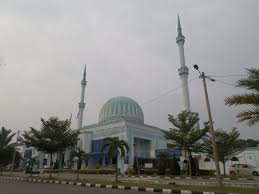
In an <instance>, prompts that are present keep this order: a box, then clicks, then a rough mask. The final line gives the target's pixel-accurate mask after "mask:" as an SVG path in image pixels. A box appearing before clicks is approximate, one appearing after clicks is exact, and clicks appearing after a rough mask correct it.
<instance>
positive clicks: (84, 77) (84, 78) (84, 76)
mask: <svg viewBox="0 0 259 194" xmlns="http://www.w3.org/2000/svg"><path fill="white" fill-rule="evenodd" d="M83 81H86V65H85V69H84V75H83Z"/></svg>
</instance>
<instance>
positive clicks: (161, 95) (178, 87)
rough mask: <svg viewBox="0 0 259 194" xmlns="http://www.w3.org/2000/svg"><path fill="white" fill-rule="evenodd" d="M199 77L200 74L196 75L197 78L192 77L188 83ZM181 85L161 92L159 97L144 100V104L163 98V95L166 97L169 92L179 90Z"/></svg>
mask: <svg viewBox="0 0 259 194" xmlns="http://www.w3.org/2000/svg"><path fill="white" fill-rule="evenodd" d="M198 78H199V76H198V77H195V78H193V79H190V80H189V81H188V82H187V83H190V82H192V81H194V80H196V79H198ZM181 87H182V86H181V85H180V86H177V87H176V88H174V89H172V90H169V91H167V92H165V93H162V94H160V95H159V96H157V97H155V98H153V99H151V100H148V101H146V102H144V103H143V104H142V105H146V104H149V103H151V102H154V101H156V100H158V99H160V98H162V97H164V96H167V95H169V94H171V93H173V92H175V91H177V90H178V89H180V88H181Z"/></svg>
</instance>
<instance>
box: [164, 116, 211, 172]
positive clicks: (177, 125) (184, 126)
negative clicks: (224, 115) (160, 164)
mask: <svg viewBox="0 0 259 194" xmlns="http://www.w3.org/2000/svg"><path fill="white" fill-rule="evenodd" d="M169 121H170V122H171V123H172V124H173V126H174V128H170V130H169V131H163V132H164V135H165V138H166V139H170V140H172V141H173V142H174V146H175V147H179V148H181V149H182V150H184V151H186V152H187V156H188V163H189V174H190V176H191V175H192V164H191V161H192V155H191V152H192V149H193V148H195V147H196V145H197V144H198V141H199V140H201V138H202V137H203V136H204V135H205V134H206V133H207V132H208V130H209V127H208V125H207V124H206V123H205V124H204V128H202V129H200V128H198V122H199V116H198V113H194V112H188V111H182V112H181V113H180V114H178V116H177V117H174V116H172V115H169Z"/></svg>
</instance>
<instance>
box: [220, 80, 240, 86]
mask: <svg viewBox="0 0 259 194" xmlns="http://www.w3.org/2000/svg"><path fill="white" fill-rule="evenodd" d="M215 81H216V82H219V83H221V84H224V85H227V86H232V87H236V86H235V85H233V84H230V83H228V82H224V81H221V80H218V79H215Z"/></svg>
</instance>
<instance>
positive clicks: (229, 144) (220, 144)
mask: <svg viewBox="0 0 259 194" xmlns="http://www.w3.org/2000/svg"><path fill="white" fill-rule="evenodd" d="M214 134H215V142H216V145H217V148H218V156H219V161H220V162H222V164H223V168H224V175H226V170H225V164H226V161H227V160H229V159H230V158H231V157H232V156H233V155H234V154H236V153H237V152H238V151H239V150H240V148H239V143H238V142H239V139H238V137H239V135H240V134H239V132H238V131H236V129H235V128H233V129H232V130H231V131H230V132H226V131H222V130H217V131H215V132H214ZM200 152H203V153H206V154H207V156H208V157H209V158H212V159H213V147H212V141H211V135H210V134H207V135H206V136H205V137H204V138H203V143H202V146H201V148H200Z"/></svg>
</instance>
